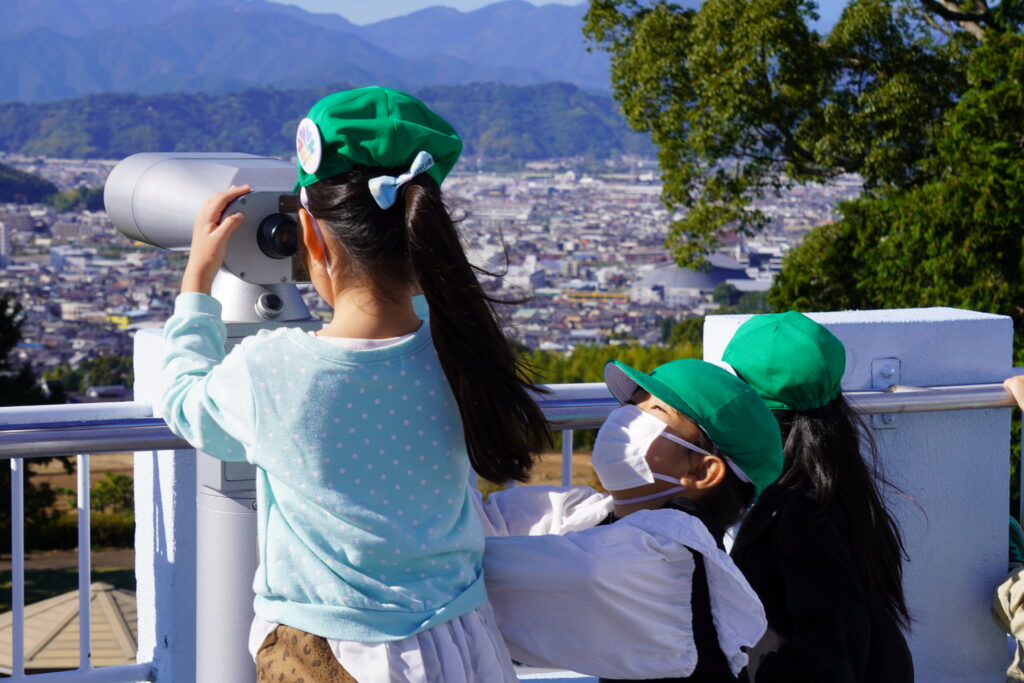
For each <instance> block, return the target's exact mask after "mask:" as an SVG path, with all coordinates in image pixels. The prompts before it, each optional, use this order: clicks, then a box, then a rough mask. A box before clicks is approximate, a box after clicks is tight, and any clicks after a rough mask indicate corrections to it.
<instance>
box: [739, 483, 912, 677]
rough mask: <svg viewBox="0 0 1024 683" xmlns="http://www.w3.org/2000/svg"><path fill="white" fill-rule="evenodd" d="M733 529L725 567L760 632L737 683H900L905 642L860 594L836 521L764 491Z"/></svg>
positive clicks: (810, 505) (880, 606)
mask: <svg viewBox="0 0 1024 683" xmlns="http://www.w3.org/2000/svg"><path fill="white" fill-rule="evenodd" d="M757 506H758V508H760V509H759V510H758V514H757V515H756V516H755V517H753V518H751V519H750V523H749V524H747V523H745V525H744V527H743V528H741V530H740V532H739V535H738V537H737V538H736V543H735V545H734V546H733V549H732V559H733V561H734V562H735V563H736V566H738V567H739V568H740V571H742V572H743V575H744V576H745V577H746V578H747V580H748V581H749V582H750V585H751V586H752V587H753V589H754V590H755V591H757V594H758V596H759V597H760V598H761V602H762V603H763V604H764V608H765V613H766V614H767V617H768V632H767V633H766V634H765V636H764V638H762V639H761V641H760V642H759V643H758V644H757V645H756V646H755V647H754V648H753V649H752V650H751V651H750V653H749V654H750V662H749V664H748V665H747V668H746V669H745V670H744V671H743V672H742V673H741V675H740V677H741V679H742V680H746V681H751V682H756V683H773V682H776V681H778V682H780V683H782V682H784V683H801V682H804V681H807V682H812V681H813V682H814V683H821V682H822V681H828V682H829V683H854V682H857V683H859V682H861V681H864V682H871V683H903V682H907V683H910V682H912V681H913V680H914V666H913V661H912V659H911V656H910V649H909V648H908V647H907V641H906V639H905V638H904V636H903V633H902V632H901V631H900V628H899V626H898V625H897V624H896V622H895V621H894V620H893V619H892V618H891V617H890V616H889V614H888V612H887V611H886V606H885V603H884V602H883V601H882V599H881V598H880V597H879V596H877V595H872V594H868V592H867V591H866V590H865V586H864V585H863V583H862V581H861V579H860V576H859V573H858V571H857V567H856V564H855V562H854V560H853V557H854V555H853V554H854V553H856V552H857V549H856V548H851V547H850V546H849V541H848V536H847V533H846V528H847V524H846V521H845V518H844V516H843V515H842V514H841V513H840V512H839V511H838V510H837V509H834V508H829V509H827V510H825V511H819V510H818V505H817V504H816V502H815V501H814V500H813V499H812V498H811V497H810V496H809V495H808V494H807V493H805V492H803V491H799V490H796V489H791V488H782V487H771V488H769V489H767V490H766V491H765V492H764V494H763V495H762V497H761V500H760V501H758V503H757Z"/></svg>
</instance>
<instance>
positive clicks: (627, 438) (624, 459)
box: [591, 405, 711, 502]
mask: <svg viewBox="0 0 1024 683" xmlns="http://www.w3.org/2000/svg"><path fill="white" fill-rule="evenodd" d="M666 427H668V425H666V424H665V423H664V422H662V421H661V420H659V419H658V418H656V417H654V416H653V415H651V414H650V413H645V412H644V411H642V410H640V409H639V408H637V407H636V406H634V405H624V406H621V407H619V408H616V409H615V410H613V411H612V412H611V413H609V414H608V419H607V420H605V423H604V424H603V425H602V426H601V429H600V430H599V431H598V432H597V441H596V442H595V443H594V454H593V457H592V459H591V462H592V463H593V465H594V471H595V472H597V477H598V479H600V480H601V485H602V486H604V487H605V488H606V489H608V490H609V491H623V490H625V489H631V488H636V487H637V486H644V485H646V484H653V483H654V480H655V479H660V480H662V481H668V482H673V483H675V484H677V485H678V484H679V479H678V478H676V477H671V476H669V475H667V474H658V473H656V472H652V471H651V467H650V465H648V464H647V451H648V450H649V449H650V447H651V444H652V443H654V440H655V439H657V438H658V437H659V436H660V437H664V438H666V439H668V440H670V441H674V442H676V443H678V444H679V445H681V446H685V447H686V448H688V449H690V450H691V451H695V452H697V453H701V454H703V455H711V454H710V453H708V452H707V451H705V450H704V449H702V448H699V447H698V446H695V445H693V444H692V443H690V442H689V441H686V440H685V439H682V438H680V437H678V436H675V435H674V434H667V433H665V428H666ZM682 488H683V487H678V488H677V489H670V490H668V491H662V492H659V493H657V494H654V497H659V496H663V495H666V494H668V493H671V492H673V491H676V490H681V489H682ZM648 498H650V497H649V496H645V497H644V498H643V500H646V499H648ZM640 500H641V499H635V500H634V499H630V501H622V502H640ZM617 502H619V501H617Z"/></svg>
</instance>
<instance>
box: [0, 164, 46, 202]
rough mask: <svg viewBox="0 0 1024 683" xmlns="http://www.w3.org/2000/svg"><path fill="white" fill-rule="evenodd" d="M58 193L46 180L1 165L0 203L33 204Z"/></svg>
mask: <svg viewBox="0 0 1024 683" xmlns="http://www.w3.org/2000/svg"><path fill="white" fill-rule="evenodd" d="M56 191H57V186H56V185H54V184H53V183H51V182H50V181H49V180H46V179H45V178H40V177H39V176H37V175H32V174H31V173H25V172H24V171H19V170H18V169H16V168H13V167H12V166H7V165H6V164H0V202H15V203H18V204H33V203H35V202H40V201H42V200H43V199H44V198H45V197H47V196H49V195H51V194H53V193H54V192H56Z"/></svg>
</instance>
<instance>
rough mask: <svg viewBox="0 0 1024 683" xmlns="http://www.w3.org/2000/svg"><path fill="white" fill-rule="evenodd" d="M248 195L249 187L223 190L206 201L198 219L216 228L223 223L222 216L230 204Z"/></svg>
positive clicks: (241, 186)
mask: <svg viewBox="0 0 1024 683" xmlns="http://www.w3.org/2000/svg"><path fill="white" fill-rule="evenodd" d="M248 193H249V186H248V185H232V186H231V187H229V188H227V189H226V190H221V191H220V192H218V193H216V194H214V195H211V196H210V197H209V198H208V199H207V200H206V203H205V204H203V208H202V209H200V211H199V213H200V215H199V216H198V217H197V219H198V220H199V221H201V222H202V223H205V224H207V225H211V226H216V225H217V224H218V223H221V215H222V214H223V213H224V209H226V208H227V206H228V204H230V203H231V202H233V201H235V200H236V199H238V198H239V197H241V196H242V195H245V194H248Z"/></svg>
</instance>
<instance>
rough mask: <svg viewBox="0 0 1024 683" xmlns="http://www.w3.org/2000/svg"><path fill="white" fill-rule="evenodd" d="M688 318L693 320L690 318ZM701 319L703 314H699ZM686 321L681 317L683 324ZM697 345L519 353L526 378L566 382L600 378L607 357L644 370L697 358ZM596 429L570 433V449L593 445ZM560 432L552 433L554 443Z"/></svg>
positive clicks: (699, 350)
mask: <svg viewBox="0 0 1024 683" xmlns="http://www.w3.org/2000/svg"><path fill="white" fill-rule="evenodd" d="M691 320H697V319H696V318H692V319H691ZM700 320H703V318H700ZM688 322H689V321H688V320H687V321H683V323H680V324H685V323H688ZM700 356H701V346H700V343H699V337H698V342H697V343H696V344H694V343H691V342H690V341H689V340H688V341H684V342H682V343H679V344H670V345H667V346H640V345H638V344H623V345H619V346H604V345H601V346H598V345H590V344H588V345H582V346H577V347H576V348H575V349H573V350H572V351H570V352H569V353H556V352H553V351H528V352H526V353H524V354H523V357H524V359H525V360H526V361H527V363H528V365H529V367H530V369H531V374H530V377H529V379H530V381H531V382H538V383H541V384H567V383H575V382H603V381H604V366H605V364H606V363H607V362H608V361H609V360H612V359H614V360H618V361H622V362H623V363H625V364H626V365H628V366H630V367H633V368H636V369H638V370H642V371H644V372H648V371H650V370H653V369H654V368H656V367H658V366H659V365H661V364H662V363H667V362H669V361H672V360H677V359H679V358H700ZM595 435H596V431H590V430H588V431H582V432H579V433H577V434H574V435H573V448H574V450H587V449H589V448H591V447H593V445H594V436H595ZM560 439H561V436H560V435H558V434H556V438H555V446H556V447H557V446H558V444H559V443H560Z"/></svg>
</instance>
